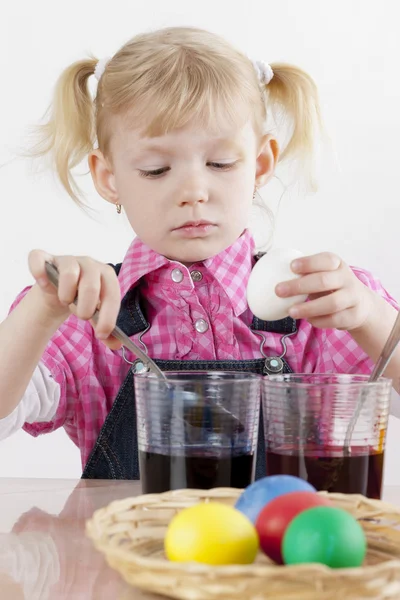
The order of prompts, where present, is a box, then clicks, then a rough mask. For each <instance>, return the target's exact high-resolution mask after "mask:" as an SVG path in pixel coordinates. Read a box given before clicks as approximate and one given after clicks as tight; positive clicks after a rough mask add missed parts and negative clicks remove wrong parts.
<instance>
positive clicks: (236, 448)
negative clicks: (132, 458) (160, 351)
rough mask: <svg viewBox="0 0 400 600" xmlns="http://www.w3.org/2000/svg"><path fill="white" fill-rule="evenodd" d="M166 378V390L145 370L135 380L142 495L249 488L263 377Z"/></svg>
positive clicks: (220, 374)
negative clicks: (168, 386) (183, 490)
mask: <svg viewBox="0 0 400 600" xmlns="http://www.w3.org/2000/svg"><path fill="white" fill-rule="evenodd" d="M167 376H168V380H169V381H170V383H171V384H172V387H171V389H168V388H167V387H166V385H165V383H164V381H162V380H161V379H160V378H157V377H155V376H154V375H153V374H151V373H140V374H139V373H138V374H136V375H135V397H136V412H137V432H138V447H139V465H140V478H141V481H142V488H143V493H159V492H165V491H168V490H174V489H183V488H196V489H210V488H213V487H236V488H244V487H246V486H247V485H249V484H250V483H251V482H252V481H253V479H254V470H255V462H256V447H257V436H258V425H259V414H260V396H261V380H262V378H261V376H259V375H254V374H252V373H241V372H221V371H211V372H185V371H180V372H169V373H168V374H167Z"/></svg>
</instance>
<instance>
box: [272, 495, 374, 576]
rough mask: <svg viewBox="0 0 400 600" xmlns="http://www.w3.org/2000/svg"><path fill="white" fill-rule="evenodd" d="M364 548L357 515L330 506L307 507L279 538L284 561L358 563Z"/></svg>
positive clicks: (340, 565) (338, 565)
mask: <svg viewBox="0 0 400 600" xmlns="http://www.w3.org/2000/svg"><path fill="white" fill-rule="evenodd" d="M366 551H367V542H366V538H365V534H364V531H363V529H362V527H361V525H360V524H359V523H358V521H356V519H355V518H354V517H353V516H352V515H350V514H349V513H347V512H346V511H344V510H342V509H341V508H335V507H331V506H317V507H315V508H309V509H307V510H305V511H303V512H302V513H300V514H299V515H297V517H295V518H294V519H293V521H291V523H290V524H289V526H288V528H287V529H286V532H285V535H284V537H283V541H282V556H283V560H284V562H285V564H287V565H296V564H301V563H322V564H324V565H327V566H328V567H331V568H333V569H340V568H346V567H359V566H361V565H362V563H363V561H364V558H365V554H366Z"/></svg>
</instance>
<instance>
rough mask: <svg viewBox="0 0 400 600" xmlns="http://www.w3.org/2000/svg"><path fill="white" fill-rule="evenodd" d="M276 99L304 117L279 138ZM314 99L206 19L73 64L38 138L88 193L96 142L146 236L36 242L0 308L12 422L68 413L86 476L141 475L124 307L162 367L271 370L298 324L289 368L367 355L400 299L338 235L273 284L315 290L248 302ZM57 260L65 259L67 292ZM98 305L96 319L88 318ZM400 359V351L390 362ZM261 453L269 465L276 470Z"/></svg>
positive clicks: (308, 131) (2, 390)
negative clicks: (300, 299) (260, 212)
mask: <svg viewBox="0 0 400 600" xmlns="http://www.w3.org/2000/svg"><path fill="white" fill-rule="evenodd" d="M92 75H95V77H96V78H97V80H98V87H97V93H96V97H95V98H94V100H93V99H92V97H91V95H90V93H89V90H88V83H89V79H90V78H91V77H92ZM274 111H279V113H280V114H282V115H283V116H284V117H285V119H286V121H288V122H290V124H291V131H292V134H291V137H290V139H289V142H288V143H287V145H286V147H285V148H284V149H283V151H282V152H281V154H280V153H279V148H278V144H277V141H276V140H275V138H274V137H273V136H272V135H271V134H270V133H269V132H268V131H266V130H265V122H266V118H267V116H268V115H269V114H270V113H271V112H274ZM318 114H319V109H318V101H317V92H316V88H315V85H314V83H313V81H312V79H311V78H310V77H309V76H308V75H307V74H306V73H304V72H303V71H302V70H300V69H298V68H296V67H293V66H288V65H283V64H276V65H272V66H269V65H267V64H264V63H256V64H253V63H252V62H251V61H250V60H249V59H248V58H247V57H246V56H244V55H243V54H242V53H240V52H239V51H237V50H236V49H234V48H232V47H231V46H230V45H229V44H228V43H227V42H225V41H224V40H222V39H220V38H219V37H218V36H216V35H214V34H211V33H208V32H206V31H202V30H198V29H189V28H170V29H165V30H161V31H157V32H154V33H146V34H143V35H139V36H137V37H136V38H134V39H133V40H131V41H130V42H128V43H127V44H126V45H125V46H123V47H122V48H121V49H120V50H119V51H118V52H117V53H116V54H115V56H114V57H113V58H111V59H110V60H108V61H97V60H95V59H87V60H82V61H80V62H77V63H74V64H73V65H71V66H70V67H68V68H67V69H66V70H65V71H64V73H63V74H62V75H61V77H60V80H59V82H58V84H57V87H56V90H55V96H54V101H53V105H52V111H51V116H50V119H49V121H48V122H47V123H46V124H45V125H44V126H43V128H42V130H41V134H42V144H41V145H40V147H39V150H38V153H39V154H41V155H44V154H47V153H50V154H51V156H52V157H53V159H54V165H55V169H56V171H57V173H58V175H59V178H60V180H61V182H62V183H63V185H64V187H65V189H66V190H67V192H68V193H69V195H70V196H71V197H72V198H73V199H74V200H75V201H77V202H79V199H80V192H79V189H78V187H77V185H76V183H75V181H74V178H73V174H72V169H73V167H74V166H76V165H77V164H79V163H80V162H81V161H82V160H83V159H85V158H86V157H88V160H89V166H90V171H91V174H92V177H93V181H94V184H95V187H96V189H97V191H98V192H99V194H100V195H101V196H102V197H103V198H104V199H105V200H107V201H108V202H111V203H113V204H115V206H116V210H117V211H118V212H121V210H122V209H123V210H124V211H125V213H126V215H127V217H128V219H129V222H130V224H131V225H132V229H133V230H134V231H135V233H136V234H137V237H136V238H135V239H134V240H133V242H132V244H131V246H130V248H129V249H128V252H127V254H126V256H125V258H124V260H123V262H122V264H120V265H117V266H116V267H111V266H109V265H105V264H100V263H99V262H97V261H96V260H94V259H92V258H88V257H75V256H50V255H48V254H46V253H45V252H42V251H33V252H32V253H31V254H30V256H29V266H30V270H31V273H32V275H33V277H34V279H35V285H33V286H32V287H30V288H28V289H26V290H24V291H23V292H22V293H21V294H20V296H19V297H18V298H17V300H16V302H15V303H14V305H13V307H12V308H13V310H12V312H11V314H10V315H9V317H8V318H7V319H6V320H5V321H4V322H3V323H2V325H1V326H0V434H1V436H2V437H3V438H4V437H5V436H7V435H10V434H11V433H12V432H14V431H16V430H17V429H18V428H20V427H24V429H25V430H26V431H28V432H29V433H31V434H32V435H35V436H37V435H39V434H42V433H47V432H50V431H54V430H55V429H57V428H58V427H61V426H63V427H64V428H65V430H66V431H67V433H68V435H69V436H70V438H71V439H72V440H73V441H74V442H75V444H77V445H78V447H79V448H80V451H81V455H82V466H83V469H84V471H83V477H96V478H109V477H112V478H129V479H136V478H138V477H139V471H138V463H137V449H136V445H135V443H133V442H132V433H133V430H134V429H135V406H134V393H133V376H132V371H131V370H130V364H129V363H135V359H134V357H133V356H130V355H129V353H125V354H124V353H123V352H122V350H121V348H120V346H119V344H118V343H117V342H116V341H115V340H113V339H112V338H111V337H110V332H111V331H112V329H113V327H114V325H115V323H116V322H117V323H118V325H119V326H120V327H121V328H122V329H124V330H125V332H126V333H127V334H128V335H129V336H132V337H133V338H134V340H135V341H136V342H137V343H139V344H142V346H143V348H144V349H145V350H146V352H148V354H149V355H150V356H151V357H152V358H153V359H156V361H157V363H158V364H159V366H160V367H161V368H163V369H165V370H178V369H181V370H182V369H183V370H212V369H220V370H225V371H226V370H248V371H253V372H256V373H268V372H269V370H270V368H269V366H271V361H268V358H270V357H274V356H280V355H281V354H282V338H283V336H288V337H287V339H286V349H287V350H286V354H285V356H284V361H283V367H284V371H286V372H288V371H294V372H306V373H312V372H317V373H326V372H328V373H330V372H339V373H368V372H370V370H371V367H372V365H373V362H374V361H375V360H376V358H377V356H378V354H379V352H380V350H381V348H382V346H383V343H384V342H385V340H386V338H387V335H388V333H389V331H390V329H391V327H392V325H393V323H394V320H395V317H396V314H397V305H396V302H395V301H394V300H393V299H392V298H391V297H390V296H389V294H388V293H387V292H386V291H385V290H384V289H383V288H382V287H381V285H380V284H379V283H378V282H377V281H376V280H375V279H373V278H372V276H371V275H369V274H368V273H366V272H365V271H363V270H360V269H350V268H349V267H348V266H347V265H346V264H345V263H344V262H343V261H342V260H341V259H340V258H339V257H337V256H335V255H334V254H330V253H321V254H317V255H314V256H309V257H304V258H302V259H300V260H296V261H294V263H293V264H292V269H293V271H295V272H296V273H299V274H300V275H301V277H300V278H299V279H296V280H294V281H290V282H282V283H281V284H280V285H278V287H277V290H276V291H277V294H278V295H280V296H282V297H285V296H286V297H291V296H295V295H297V294H307V295H308V301H307V302H305V303H302V304H299V305H296V306H293V307H292V309H291V313H290V317H289V318H287V319H284V320H282V321H276V322H263V321H260V320H259V319H257V318H254V317H253V315H252V314H250V311H249V308H248V306H247V303H246V285H247V281H248V278H249V275H250V272H251V269H252V266H253V265H254V262H255V260H256V258H255V256H254V254H255V250H254V242H253V239H252V237H251V234H250V232H249V231H248V230H247V229H246V225H247V222H248V219H249V213H250V210H251V207H252V203H253V198H254V195H255V192H256V191H257V189H258V188H260V187H262V186H264V185H266V184H267V183H268V181H269V180H270V179H271V177H272V176H273V174H274V170H275V167H276V165H277V163H278V161H279V160H281V159H282V158H285V157H293V158H298V159H301V160H302V162H303V164H304V165H305V167H306V163H307V161H308V159H309V158H310V156H311V153H312V150H313V131H314V130H315V126H316V125H317V122H318ZM46 260H50V261H52V262H54V263H55V264H56V265H57V267H58V269H59V271H60V286H59V290H58V292H57V291H55V289H54V288H53V287H52V285H51V284H50V283H49V281H48V280H47V278H46V274H45V266H44V265H45V261H46ZM77 293H78V295H79V300H78V304H77V306H76V307H75V306H74V305H72V304H71V303H72V301H73V299H74V298H75V296H76V294H77ZM97 306H100V318H99V321H98V325H97V327H96V329H95V332H94V331H93V329H92V326H91V324H90V323H89V322H88V321H90V318H91V316H92V315H93V313H94V311H95V309H96V307H97ZM71 313H72V314H71ZM260 338H261V348H260ZM397 372H400V354H399V353H397V354H396V356H395V358H394V359H393V360H392V362H391V365H390V366H389V368H388V369H387V372H386V375H387V376H389V377H393V376H394V375H395V374H397ZM260 439H262V436H261V438H260ZM263 456H264V452H259V462H258V464H257V471H256V472H257V476H261V475H264V474H265V464H263V463H262V460H263Z"/></svg>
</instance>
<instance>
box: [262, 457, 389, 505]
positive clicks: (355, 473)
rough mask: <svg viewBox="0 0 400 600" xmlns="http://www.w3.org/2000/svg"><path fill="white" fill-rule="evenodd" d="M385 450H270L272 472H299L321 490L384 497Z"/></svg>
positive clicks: (269, 468)
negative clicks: (341, 453) (333, 453)
mask: <svg viewBox="0 0 400 600" xmlns="http://www.w3.org/2000/svg"><path fill="white" fill-rule="evenodd" d="M383 463H384V453H383V452H380V453H371V454H358V455H357V454H352V455H351V456H318V455H316V454H311V455H309V456H306V455H296V454H289V453H285V454H284V453H282V454H280V453H278V452H267V474H268V475H295V476H296V477H301V478H302V479H305V480H306V481H308V482H309V483H311V485H313V486H314V487H315V488H316V489H317V490H318V491H321V490H325V491H327V492H338V493H342V494H363V496H367V497H368V498H375V499H378V500H379V499H380V497H381V491H382V475H383Z"/></svg>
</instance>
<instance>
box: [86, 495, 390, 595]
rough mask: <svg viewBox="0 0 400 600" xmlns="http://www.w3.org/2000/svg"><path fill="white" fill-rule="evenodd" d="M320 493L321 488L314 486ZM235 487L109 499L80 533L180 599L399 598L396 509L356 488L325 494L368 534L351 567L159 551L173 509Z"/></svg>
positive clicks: (136, 579) (125, 569) (139, 581)
mask: <svg viewBox="0 0 400 600" xmlns="http://www.w3.org/2000/svg"><path fill="white" fill-rule="evenodd" d="M321 494H325V493H324V492H321ZM239 495H240V490H235V489H230V488H217V489H213V490H209V491H201V490H178V491H173V492H166V493H164V494H151V495H150V494H149V495H145V496H139V497H137V498H126V499H124V500H118V501H116V502H112V503H111V504H110V505H109V506H107V507H105V508H102V509H100V510H98V511H96V512H95V513H94V515H93V517H92V518H91V519H90V520H89V521H88V523H87V534H88V535H89V537H90V538H91V539H92V540H93V542H94V544H95V546H96V548H97V549H98V550H100V551H101V552H103V553H104V554H105V556H106V558H107V561H108V563H109V564H110V566H111V567H113V568H114V569H116V570H117V571H119V572H120V573H121V575H122V576H123V577H124V579H125V580H126V581H127V582H128V583H130V584H132V585H133V586H136V587H138V588H141V589H142V590H147V591H150V592H155V593H158V594H162V595H164V596H167V597H170V598H180V599H183V600H222V599H224V600H235V599H240V600H264V599H267V598H268V599H269V598H273V599H274V600H278V599H282V600H283V599H284V600H325V599H331V598H332V599H334V600H338V599H340V600H342V599H346V600H348V599H355V598H357V600H360V599H364V598H368V599H369V598H379V599H380V600H386V599H388V598H390V599H393V598H396V599H400V509H397V508H396V507H394V506H391V505H390V504H386V503H383V502H380V501H376V500H369V499H367V498H364V497H363V496H358V495H343V494H329V498H330V499H331V500H332V502H333V504H334V505H335V506H338V507H340V508H343V509H345V510H346V511H348V512H350V513H351V514H352V515H353V516H354V517H356V518H357V519H359V521H360V523H361V525H362V527H363V529H364V531H365V533H366V536H367V540H368V553H367V557H366V560H365V563H364V565H363V566H362V567H360V568H357V569H329V568H328V567H325V566H323V565H317V564H309V565H298V566H277V565H275V564H273V563H272V562H271V561H269V559H268V558H267V557H265V556H264V555H263V554H261V552H260V553H259V555H258V557H257V559H256V561H255V562H254V563H253V564H252V565H245V566H241V565H233V566H218V567H212V566H208V565H202V564H197V563H175V562H170V561H168V560H167V559H166V558H165V555H164V550H163V539H164V535H165V532H166V528H167V525H168V523H169V521H170V520H171V518H172V517H173V516H174V515H175V514H176V513H177V512H179V511H180V510H181V509H183V508H185V507H187V506H191V505H193V504H196V503H198V502H207V501H209V500H216V501H219V502H224V503H227V504H234V503H235V501H236V499H237V498H238V496H239Z"/></svg>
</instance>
